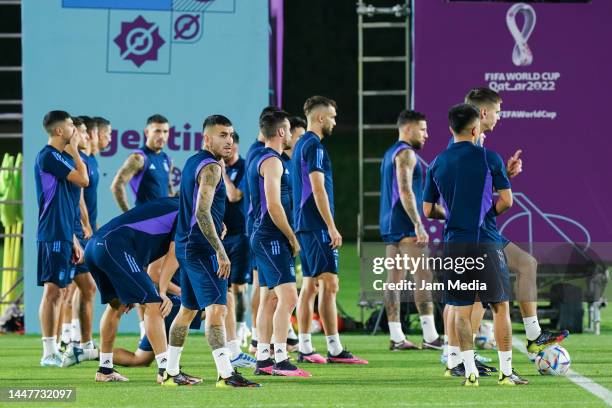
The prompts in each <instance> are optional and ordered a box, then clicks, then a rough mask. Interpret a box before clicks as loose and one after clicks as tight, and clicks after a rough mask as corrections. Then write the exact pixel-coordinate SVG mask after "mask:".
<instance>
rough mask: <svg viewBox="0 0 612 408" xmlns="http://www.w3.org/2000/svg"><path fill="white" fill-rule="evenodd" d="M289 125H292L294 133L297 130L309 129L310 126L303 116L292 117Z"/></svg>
mask: <svg viewBox="0 0 612 408" xmlns="http://www.w3.org/2000/svg"><path fill="white" fill-rule="evenodd" d="M289 123H290V124H291V131H292V132H293V131H294V130H295V129H297V128H300V127H301V128H304V129H306V128H308V124H307V123H306V121H305V120H304V118H303V117H301V116H291V117H290V118H289Z"/></svg>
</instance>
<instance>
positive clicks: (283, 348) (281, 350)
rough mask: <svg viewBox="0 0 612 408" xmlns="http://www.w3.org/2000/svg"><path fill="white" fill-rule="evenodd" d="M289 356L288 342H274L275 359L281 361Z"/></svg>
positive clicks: (277, 361)
mask: <svg viewBox="0 0 612 408" xmlns="http://www.w3.org/2000/svg"><path fill="white" fill-rule="evenodd" d="M287 358H289V357H288V356H287V343H274V361H276V363H280V362H281V361H285V360H286V359H287Z"/></svg>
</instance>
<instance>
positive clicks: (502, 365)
mask: <svg viewBox="0 0 612 408" xmlns="http://www.w3.org/2000/svg"><path fill="white" fill-rule="evenodd" d="M497 356H498V357H499V369H500V371H501V372H502V373H504V375H511V374H512V350H510V351H498V352H497Z"/></svg>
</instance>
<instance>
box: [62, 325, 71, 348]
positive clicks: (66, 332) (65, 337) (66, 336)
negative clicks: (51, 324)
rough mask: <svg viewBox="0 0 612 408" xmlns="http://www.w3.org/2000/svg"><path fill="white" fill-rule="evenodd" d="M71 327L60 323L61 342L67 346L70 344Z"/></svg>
mask: <svg viewBox="0 0 612 408" xmlns="http://www.w3.org/2000/svg"><path fill="white" fill-rule="evenodd" d="M71 329H72V326H71V325H70V323H62V335H61V339H62V342H64V343H66V344H68V343H70V334H71Z"/></svg>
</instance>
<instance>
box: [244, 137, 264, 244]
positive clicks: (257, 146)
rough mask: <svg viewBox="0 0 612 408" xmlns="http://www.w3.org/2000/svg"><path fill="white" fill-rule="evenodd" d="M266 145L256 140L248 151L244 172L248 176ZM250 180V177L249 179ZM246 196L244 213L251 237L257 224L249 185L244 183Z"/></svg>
mask: <svg viewBox="0 0 612 408" xmlns="http://www.w3.org/2000/svg"><path fill="white" fill-rule="evenodd" d="M264 147H265V144H264V143H263V142H260V141H258V140H255V141H254V142H253V144H252V145H251V147H249V150H248V151H247V155H246V156H245V159H244V172H245V173H246V174H248V173H249V168H250V167H251V163H252V162H253V160H255V159H256V158H257V157H258V156H259V153H261V151H262V150H263V149H264ZM247 178H248V177H247ZM242 193H243V195H244V203H243V205H244V213H245V214H246V227H245V229H246V231H245V232H246V235H247V236H249V237H250V236H251V234H252V233H253V224H254V223H255V219H254V218H253V216H252V214H251V213H252V212H253V205H252V204H251V195H250V193H249V183H248V182H247V183H244V191H243V192H242Z"/></svg>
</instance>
